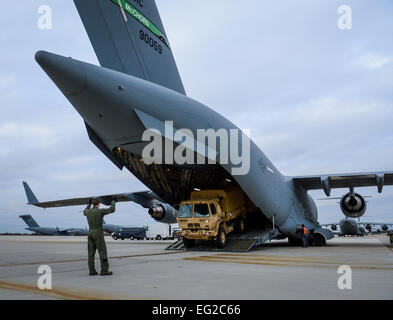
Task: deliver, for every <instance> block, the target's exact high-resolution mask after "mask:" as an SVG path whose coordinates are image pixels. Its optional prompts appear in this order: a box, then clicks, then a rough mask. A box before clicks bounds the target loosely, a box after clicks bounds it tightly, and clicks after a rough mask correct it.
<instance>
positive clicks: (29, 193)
mask: <svg viewBox="0 0 393 320" xmlns="http://www.w3.org/2000/svg"><path fill="white" fill-rule="evenodd" d="M23 187H24V188H25V192H26V197H27V201H28V202H27V203H28V204H35V203H38V202H39V201H38V199H37V197H36V196H35V195H34V193H33V191H32V190H31V189H30V187H29V185H28V184H27V182H25V181H23Z"/></svg>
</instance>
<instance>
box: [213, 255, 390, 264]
mask: <svg viewBox="0 0 393 320" xmlns="http://www.w3.org/2000/svg"><path fill="white" fill-rule="evenodd" d="M216 257H218V258H220V259H241V260H250V261H253V260H256V261H277V262H295V263H317V264H318V263H319V264H334V265H337V264H339V265H342V264H351V265H355V264H367V265H373V266H388V267H393V264H391V263H373V262H366V261H363V262H359V261H348V260H345V261H343V260H332V259H329V258H327V259H328V261H324V260H316V259H315V258H314V257H307V258H301V257H291V256H288V257H283V256H280V257H277V256H258V255H252V256H251V255H236V254H218V255H216Z"/></svg>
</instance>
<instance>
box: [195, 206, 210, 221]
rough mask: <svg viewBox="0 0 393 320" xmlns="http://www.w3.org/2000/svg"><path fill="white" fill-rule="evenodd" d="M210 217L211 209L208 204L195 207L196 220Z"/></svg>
mask: <svg viewBox="0 0 393 320" xmlns="http://www.w3.org/2000/svg"><path fill="white" fill-rule="evenodd" d="M209 215H210V214H209V207H208V205H207V204H206V203H198V204H196V205H195V207H194V218H205V217H208V216H209Z"/></svg>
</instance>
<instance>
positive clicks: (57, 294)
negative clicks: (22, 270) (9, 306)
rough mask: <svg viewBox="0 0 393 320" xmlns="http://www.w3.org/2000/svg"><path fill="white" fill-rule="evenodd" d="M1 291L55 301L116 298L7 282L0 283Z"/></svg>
mask: <svg viewBox="0 0 393 320" xmlns="http://www.w3.org/2000/svg"><path fill="white" fill-rule="evenodd" d="M0 289H6V290H13V291H22V292H27V293H34V294H39V295H43V296H47V297H51V298H55V299H64V300H113V299H116V297H111V296H106V297H104V296H100V297H97V294H96V293H93V292H91V293H88V292H79V293H78V292H71V291H69V290H67V291H66V290H59V289H51V290H41V289H39V288H38V287H36V286H32V285H28V284H20V283H14V282H6V281H0Z"/></svg>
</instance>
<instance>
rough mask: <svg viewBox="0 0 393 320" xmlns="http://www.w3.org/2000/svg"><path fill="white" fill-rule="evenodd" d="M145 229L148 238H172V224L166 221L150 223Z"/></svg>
mask: <svg viewBox="0 0 393 320" xmlns="http://www.w3.org/2000/svg"><path fill="white" fill-rule="evenodd" d="M145 229H146V238H147V239H151V240H168V239H171V238H172V232H171V226H170V225H168V224H166V223H156V224H150V225H147V226H145ZM172 239H173V238H172Z"/></svg>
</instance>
